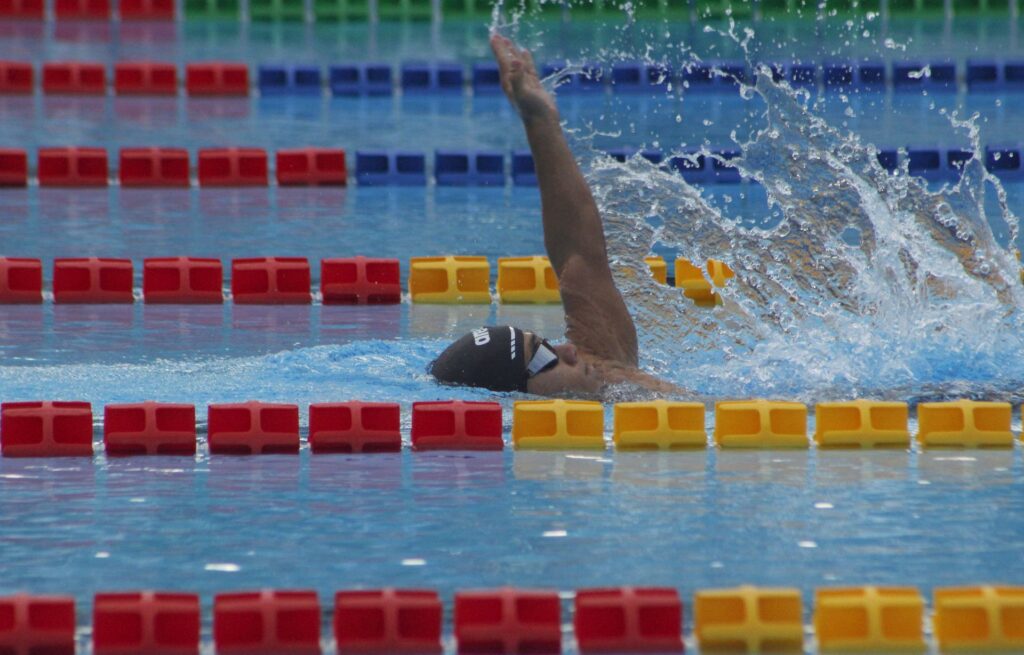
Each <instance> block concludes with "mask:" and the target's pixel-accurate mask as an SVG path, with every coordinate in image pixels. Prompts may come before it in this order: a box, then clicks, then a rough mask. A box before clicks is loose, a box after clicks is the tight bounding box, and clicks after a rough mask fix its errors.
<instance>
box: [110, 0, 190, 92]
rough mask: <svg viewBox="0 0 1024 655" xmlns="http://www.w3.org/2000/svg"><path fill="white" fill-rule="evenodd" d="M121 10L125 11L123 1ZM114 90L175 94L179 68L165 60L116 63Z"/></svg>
mask: <svg viewBox="0 0 1024 655" xmlns="http://www.w3.org/2000/svg"><path fill="white" fill-rule="evenodd" d="M173 7H174V5H171V8H172V11H173ZM121 12H122V14H123V13H124V3H123V2H122V4H121ZM114 92H115V93H117V95H120V96H124V95H147V96H173V95H175V94H177V93H178V69H177V67H175V65H174V64H169V63H164V62H152V61H122V62H119V63H117V64H115V65H114Z"/></svg>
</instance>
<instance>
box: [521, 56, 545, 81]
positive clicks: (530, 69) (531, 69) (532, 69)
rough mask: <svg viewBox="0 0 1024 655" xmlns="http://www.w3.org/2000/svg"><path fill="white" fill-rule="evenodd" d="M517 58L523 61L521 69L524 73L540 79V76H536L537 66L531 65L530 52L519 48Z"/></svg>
mask: <svg viewBox="0 0 1024 655" xmlns="http://www.w3.org/2000/svg"><path fill="white" fill-rule="evenodd" d="M519 56H520V58H521V59H522V60H523V69H524V70H525V71H526V74H527V75H531V76H533V77H536V78H537V79H540V76H539V75H537V66H536V64H534V63H533V55H532V54H531V53H530V51H529V50H527V49H526V48H520V49H519Z"/></svg>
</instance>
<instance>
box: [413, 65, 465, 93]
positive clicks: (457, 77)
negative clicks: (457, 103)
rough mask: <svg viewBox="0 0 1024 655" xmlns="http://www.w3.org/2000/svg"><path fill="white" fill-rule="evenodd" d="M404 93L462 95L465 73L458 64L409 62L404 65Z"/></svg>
mask: <svg viewBox="0 0 1024 655" xmlns="http://www.w3.org/2000/svg"><path fill="white" fill-rule="evenodd" d="M400 80H401V85H402V92H403V93H418V94H426V93H456V94H459V93H462V92H463V86H464V85H465V73H464V71H463V70H462V66H461V65H460V64H458V63H450V62H440V63H423V62H409V63H405V64H402V70H401V75H400Z"/></svg>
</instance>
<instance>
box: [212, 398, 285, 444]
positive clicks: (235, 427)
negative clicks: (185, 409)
mask: <svg viewBox="0 0 1024 655" xmlns="http://www.w3.org/2000/svg"><path fill="white" fill-rule="evenodd" d="M208 412H209V413H208V415H207V420H208V423H209V427H208V436H207V441H208V443H209V446H210V453H211V454H214V455H261V454H264V455H267V454H274V453H289V454H291V453H298V452H299V407H298V405H286V404H274V403H261V402H258V401H250V402H247V403H236V404H223V405H210V406H209V409H208Z"/></svg>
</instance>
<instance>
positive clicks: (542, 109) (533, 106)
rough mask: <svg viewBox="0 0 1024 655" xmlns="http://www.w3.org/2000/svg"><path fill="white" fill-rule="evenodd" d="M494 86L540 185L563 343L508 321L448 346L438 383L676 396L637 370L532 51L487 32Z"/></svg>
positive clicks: (600, 245)
mask: <svg viewBox="0 0 1024 655" xmlns="http://www.w3.org/2000/svg"><path fill="white" fill-rule="evenodd" d="M491 49H492V50H493V51H494V57H495V59H497V61H498V67H499V69H500V71H501V88H502V89H503V90H504V91H505V95H507V96H508V99H509V102H511V103H512V106H513V107H514V108H515V109H516V111H517V112H518V113H519V117H520V118H521V119H522V121H523V127H524V128H525V129H526V136H527V139H528V140H529V142H530V150H531V151H532V152H533V161H534V166H535V167H536V171H537V182H538V184H539V186H540V197H541V214H542V222H543V225H544V246H545V248H546V250H547V253H548V258H549V259H550V260H551V266H552V268H553V269H554V271H555V274H556V275H557V276H558V284H559V287H560V289H561V295H562V305H563V308H564V311H565V324H566V338H567V342H566V343H560V344H551V343H550V342H548V340H547V339H544V338H543V337H541V336H540V335H538V334H534V333H532V332H528V331H525V330H520V329H519V328H516V327H512V326H508V325H506V326H498V327H482V328H479V329H477V330H473V331H472V332H470V333H469V334H466V335H464V336H463V337H462V338H460V339H458V340H457V341H455V343H453V344H451V345H450V346H448V348H447V349H445V351H444V352H442V353H441V354H440V355H439V356H438V358H437V359H435V360H434V361H433V362H431V364H430V366H429V369H428V370H429V372H430V373H431V374H432V375H433V376H434V377H435V378H437V380H438V381H439V382H441V383H444V384H458V385H469V386H474V387H486V388H487V389H491V390H493V391H521V392H526V393H531V394H536V395H540V396H573V397H584V398H602V397H607V396H608V395H609V392H610V390H611V389H612V388H622V387H626V388H630V389H638V390H641V391H647V392H650V393H657V394H678V393H680V392H681V390H680V389H678V388H677V387H676V386H674V385H672V384H669V383H668V382H665V381H663V380H659V379H657V378H655V377H653V376H651V375H649V374H647V373H644V372H643V371H641V370H640V369H639V368H638V363H639V352H638V347H637V336H636V326H635V325H634V324H633V317H632V316H630V314H629V310H628V309H627V308H626V303H625V301H624V300H623V299H622V294H621V293H619V290H618V289H617V288H616V286H615V281H614V280H613V279H612V271H611V267H610V266H609V264H608V253H607V248H606V245H605V239H604V227H603V225H602V222H601V215H600V213H599V212H598V209H597V203H596V202H594V197H593V195H592V194H591V193H590V188H589V187H588V186H587V183H586V181H585V180H584V179H583V174H582V173H581V172H580V169H579V166H578V165H577V164H576V160H575V159H574V158H573V156H572V152H570V150H569V145H568V143H567V142H566V139H565V135H564V134H563V133H562V125H561V122H560V119H559V115H558V107H557V106H556V104H555V99H554V98H553V97H552V96H551V94H550V93H548V92H547V91H546V90H545V89H544V87H543V86H542V85H541V83H540V78H539V77H538V75H537V68H536V66H534V63H533V57H532V56H531V55H530V53H529V52H528V51H527V50H525V49H523V48H520V47H518V46H517V45H516V44H515V43H513V42H512V41H511V40H509V39H507V38H505V37H503V36H500V35H498V34H494V35H492V36H491Z"/></svg>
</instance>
